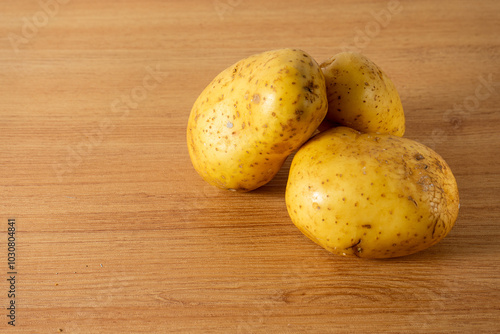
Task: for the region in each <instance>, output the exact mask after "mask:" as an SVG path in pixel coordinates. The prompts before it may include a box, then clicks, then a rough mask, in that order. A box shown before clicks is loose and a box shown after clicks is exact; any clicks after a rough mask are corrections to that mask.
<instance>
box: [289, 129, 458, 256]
mask: <svg viewBox="0 0 500 334" xmlns="http://www.w3.org/2000/svg"><path fill="white" fill-rule="evenodd" d="M286 205H287V209H288V213H289V215H290V217H291V219H292V221H293V223H294V224H295V225H296V226H297V227H298V228H299V229H300V230H301V231H302V232H303V233H304V234H305V235H306V236H308V237H309V238H310V239H311V240H313V241H314V242H316V243H317V244H319V245H321V246H322V247H324V248H325V249H327V250H328V251H330V252H332V253H335V254H339V255H346V256H357V257H364V258H390V257H398V256H404V255H409V254H412V253H416V252H418V251H421V250H423V249H426V248H428V247H430V246H432V245H434V244H436V243H437V242H439V241H440V240H441V239H443V238H444V237H445V236H446V235H447V234H448V232H449V231H450V230H451V229H452V227H453V225H454V223H455V221H456V219H457V215H458V209H459V197H458V189H457V183H456V181H455V178H454V176H453V174H452V172H451V170H450V168H449V166H448V165H447V164H446V162H445V161H444V160H443V158H442V157H440V156H439V155H438V154H437V153H436V152H434V151H433V150H431V149H430V148H428V147H427V146H425V145H423V144H420V143H418V142H416V141H413V140H411V139H406V138H401V137H397V136H392V135H386V134H362V133H361V132H358V131H356V130H353V129H350V128H347V127H338V128H334V129H330V130H327V131H325V132H323V133H320V134H319V135H317V136H315V137H313V138H312V139H311V140H310V141H309V142H307V143H306V144H305V145H304V146H302V147H301V148H300V150H299V151H298V152H297V153H296V154H295V156H294V159H293V161H292V164H291V167H290V175H289V178H288V184H287V188H286Z"/></svg>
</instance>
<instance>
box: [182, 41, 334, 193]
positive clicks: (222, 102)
mask: <svg viewBox="0 0 500 334" xmlns="http://www.w3.org/2000/svg"><path fill="white" fill-rule="evenodd" d="M327 108H328V107H327V99H326V88H325V82H324V77H323V74H322V72H321V70H320V68H319V65H318V64H317V63H316V62H315V61H314V59H312V57H311V56H309V55H308V54H307V53H305V52H304V51H301V50H297V49H281V50H274V51H268V52H264V53H261V54H257V55H253V56H250V57H248V58H246V59H243V60H241V61H239V62H237V63H236V64H234V65H233V66H230V67H229V68H227V69H226V70H224V71H223V72H222V73H220V74H219V75H218V76H217V77H216V78H215V79H214V80H213V81H212V82H211V83H210V84H209V85H208V86H207V87H206V88H205V90H204V91H203V92H202V93H201V94H200V96H199V97H198V99H197V100H196V102H195V103H194V105H193V108H192V110H191V114H190V117H189V120H188V127H187V144H188V149H189V154H190V157H191V161H192V163H193V166H194V168H195V169H196V171H197V172H198V173H199V174H200V175H201V176H202V177H203V179H205V180H206V181H207V182H209V183H210V184H212V185H215V186H217V187H220V188H223V189H230V190H239V191H249V190H252V189H255V188H258V187H260V186H262V185H264V184H266V183H267V182H269V181H270V180H271V179H272V178H273V177H274V175H275V174H276V173H277V172H278V171H279V169H280V168H281V166H282V164H283V162H284V161H285V159H286V157H287V156H288V155H289V154H290V153H292V152H293V151H295V150H296V149H297V148H299V147H300V146H301V145H302V144H303V143H304V142H305V141H306V140H307V139H309V138H310V136H311V135H312V134H313V132H314V131H315V130H316V128H317V127H318V125H319V124H320V123H321V121H322V120H323V119H324V117H325V115H326V112H327Z"/></svg>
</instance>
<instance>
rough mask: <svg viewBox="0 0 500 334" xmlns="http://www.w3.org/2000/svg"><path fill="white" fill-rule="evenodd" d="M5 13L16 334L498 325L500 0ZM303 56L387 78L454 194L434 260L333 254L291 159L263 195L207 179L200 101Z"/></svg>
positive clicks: (2, 202)
mask: <svg viewBox="0 0 500 334" xmlns="http://www.w3.org/2000/svg"><path fill="white" fill-rule="evenodd" d="M41 3H44V4H46V5H45V6H43V5H41ZM391 6H393V7H391ZM394 6H396V7H394ZM391 8H399V9H398V10H395V11H394V13H390V9H391ZM0 13H2V14H1V17H2V19H1V20H0V64H1V69H0V82H2V85H1V86H0V139H1V140H0V145H1V149H0V173H1V174H0V175H1V181H0V193H1V198H0V231H1V239H2V240H3V241H1V245H2V246H1V247H0V251H1V253H0V257H1V258H2V259H3V260H2V262H3V264H2V265H1V266H0V267H1V268H3V269H2V272H0V280H1V281H2V282H4V283H2V284H0V307H1V309H2V310H3V311H0V330H1V331H2V332H5V333H58V332H63V333H120V332H127V333H168V332H172V333H174V332H175V333H273V332H275V333H346V332H360V333H404V332H408V333H410V332H411V333H493V332H498V330H499V329H500V320H499V319H500V288H499V283H500V280H499V273H500V260H499V256H498V254H499V251H500V242H499V240H500V227H499V226H500V221H499V216H500V206H499V200H498V189H499V188H500V181H499V180H500V173H499V169H498V166H499V163H500V149H499V145H498V144H499V142H500V114H499V111H498V105H499V103H500V86H499V82H500V73H499V69H500V61H499V59H500V58H499V51H500V35H499V34H498V31H499V29H500V15H499V13H500V3H499V2H498V1H493V0H481V1H474V2H472V1H465V0H458V1H439V2H437V1H430V0H428V1H426V0H416V1H399V2H397V1H396V2H394V1H392V2H391V1H361V0H356V1H347V0H344V1H310V2H305V1H295V0H294V1H261V0H259V1H249V0H238V1H236V0H231V1H230V0H216V1H194V0H185V1H160V0H158V1H156V0H146V1H136V0H129V1H125V0H122V1H96V0H89V1H76V0H74V1H63V0H59V2H56V0H45V1H42V2H37V1H12V0H9V1H2V2H1V3H0ZM388 13H389V14H388ZM291 46H293V47H299V48H302V49H304V50H306V51H308V52H309V53H310V54H311V55H312V56H313V57H315V58H316V59H317V60H318V61H319V62H320V61H322V60H324V59H326V58H328V57H330V56H332V55H333V54H335V53H337V52H339V51H341V50H343V49H356V50H358V51H362V52H363V53H364V54H365V55H367V56H368V57H369V58H371V59H372V60H373V61H375V62H376V63H377V64H379V65H380V66H381V67H382V68H383V69H384V70H385V71H386V72H387V73H388V74H389V76H390V77H391V78H392V79H393V80H394V82H395V83H396V86H397V87H398V88H399V91H400V95H401V98H402V100H403V105H404V107H405V111H406V115H407V133H406V136H407V137H409V138H413V139H416V140H419V141H421V142H423V143H425V144H427V145H429V146H431V147H432V148H434V149H435V150H436V151H438V152H439V153H440V154H441V155H442V156H443V157H444V158H445V159H446V161H447V162H448V164H449V165H450V167H451V168H452V170H453V171H454V174H455V176H456V178H457V181H458V185H459V190H460V195H461V210H460V214H459V219H458V221H457V223H456V226H455V228H454V229H453V230H452V232H451V233H450V235H449V236H448V237H446V238H445V239H444V240H443V241H442V242H441V243H440V244H438V245H436V246H434V247H432V248H431V249H429V250H427V251H424V252H421V253H419V254H415V255H412V256H408V257H404V258H400V259H393V260H387V261H366V260H360V259H349V258H341V257H337V256H333V255H330V254H328V253H327V252H326V251H324V250H323V249H321V248H319V247H318V246H316V245H314V244H313V243H311V242H310V241H309V240H308V239H306V238H305V237H304V236H303V235H302V234H301V233H300V232H299V231H298V230H297V229H296V228H295V227H294V226H293V224H292V223H291V221H290V219H289V217H288V215H287V213H286V207H285V203H284V190H285V183H286V179H287V169H288V167H289V163H290V160H288V161H287V163H286V164H285V166H284V167H283V169H282V170H281V171H280V173H279V174H278V175H277V177H276V178H275V179H274V180H273V181H272V182H271V183H270V184H268V185H266V186H264V187H262V188H260V189H258V190H256V191H254V192H251V193H248V194H235V193H230V192H224V191H220V190H218V189H215V188H213V187H211V186H209V185H208V184H206V183H204V182H203V181H202V180H201V179H200V177H199V176H198V175H197V174H196V172H195V171H194V169H193V168H192V166H191V163H190V160H189V156H188V154H187V147H186V143H185V129H186V124H187V118H188V115H189V111H190V109H191V106H192V104H193V102H194V100H195V99H196V97H197V96H198V94H199V93H200V92H201V90H202V89H203V88H204V87H205V85H207V84H208V83H209V82H210V81H211V79H212V78H213V77H214V76H215V75H216V74H217V73H218V72H220V71H221V70H222V69H224V68H226V67H227V66H229V65H231V64H232V63H234V62H235V61H237V60H239V59H240V58H243V57H246V56H248V55H250V54H253V53H256V52H260V51H265V50H269V49H275V48H280V47H291ZM485 82H486V83H485ZM478 87H479V88H478ZM478 92H479V93H478ZM478 94H479V95H478ZM9 218H15V219H16V227H17V233H16V270H17V277H16V278H17V280H16V298H15V301H16V306H17V308H16V326H15V327H12V326H9V325H8V324H7V321H8V318H7V317H6V315H7V312H8V311H7V310H6V307H8V305H9V304H8V303H9V298H8V297H7V291H8V289H9V286H8V282H7V281H6V279H7V278H8V276H7V271H8V268H7V237H8V235H7V231H8V226H7V220H8V219H9Z"/></svg>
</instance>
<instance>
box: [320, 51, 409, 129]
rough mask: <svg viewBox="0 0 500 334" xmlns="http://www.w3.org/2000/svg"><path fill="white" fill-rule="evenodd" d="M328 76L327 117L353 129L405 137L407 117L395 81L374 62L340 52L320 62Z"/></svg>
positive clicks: (356, 55)
mask: <svg viewBox="0 0 500 334" xmlns="http://www.w3.org/2000/svg"><path fill="white" fill-rule="evenodd" d="M320 67H321V69H322V70H323V74H324V75H325V82H326V89H327V96H328V114H327V116H326V118H327V119H328V120H331V121H334V122H336V123H339V124H342V125H345V126H348V127H351V128H353V129H356V130H359V131H362V132H370V133H387V134H392V135H396V136H400V137H402V136H403V134H404V132H405V116H404V112H403V105H402V104H401V99H400V98H399V94H398V92H397V90H396V87H395V86H394V83H393V82H392V81H391V79H389V78H388V77H387V75H386V74H385V73H384V72H383V71H382V70H381V69H380V68H379V67H378V66H377V65H376V64H375V63H373V62H372V61H370V60H369V59H368V58H366V57H365V56H363V55H361V54H359V53H354V52H343V53H339V54H337V55H335V56H333V57H332V58H330V59H329V60H328V61H326V62H324V63H322V64H321V65H320Z"/></svg>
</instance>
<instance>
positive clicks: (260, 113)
mask: <svg viewBox="0 0 500 334" xmlns="http://www.w3.org/2000/svg"><path fill="white" fill-rule="evenodd" d="M324 124H335V125H334V126H333V127H331V126H330V127H329V128H328V127H326V128H327V129H326V130H324V131H319V130H318V127H319V128H325V127H324V126H321V127H320V125H324ZM404 132H405V116H404V112H403V107H402V104H401V100H400V97H399V94H398V92H397V90H396V88H395V86H394V84H393V82H392V81H391V80H390V79H389V78H388V77H387V75H386V74H385V73H384V72H383V71H382V70H381V69H380V68H379V67H378V66H377V65H376V64H374V63H373V62H372V61H370V60H369V59H367V58H366V57H364V56H363V55H361V54H357V53H352V52H343V53H340V54H338V55H335V56H334V57H332V58H331V59H329V60H327V61H325V62H324V63H322V64H321V65H318V63H317V62H316V61H315V60H314V59H313V58H312V57H311V56H310V55H309V54H307V53H306V52H304V51H302V50H298V49H281V50H273V51H268V52H263V53H260V54H256V55H252V56H250V57H248V58H245V59H243V60H241V61H239V62H237V63H236V64H234V65H232V66H230V67H229V68H227V69H226V70H224V71H223V72H221V73H220V74H219V75H218V76H217V77H216V78H215V79H214V80H213V81H212V82H211V83H210V84H209V85H208V86H207V87H206V88H205V90H204V91H203V92H202V93H201V95H200V96H199V97H198V99H197V100H196V102H195V103H194V106H193V108H192V110H191V114H190V117H189V121H188V128H187V144H188V149H189V154H190V157H191V161H192V163H193V166H194V168H195V169H196V171H197V172H198V173H199V174H200V175H201V176H202V177H203V179H204V180H206V181H207V182H209V183H210V184H212V185H214V186H217V187H219V188H223V189H228V190H235V191H251V190H253V189H256V188H258V187H260V186H263V185H264V184H266V183H268V182H269V181H270V180H271V179H272V178H273V177H274V176H275V175H276V173H277V172H278V171H279V170H280V168H281V166H282V165H283V163H284V161H285V160H286V158H287V157H288V156H289V155H290V154H292V153H293V152H295V156H294V158H293V160H292V163H291V166H290V171H289V177H288V183H287V187H286V195H285V199H286V205H287V209H288V213H289V215H290V217H291V220H292V221H293V223H294V224H295V225H296V226H297V227H298V229H299V230H300V231H302V232H303V233H304V234H305V235H306V236H307V237H309V238H310V239H311V240H312V241H314V242H316V243H317V244H319V245H321V246H322V247H324V248H325V249H327V250H328V251H330V252H332V253H335V254H340V255H347V256H357V257H366V258H389V257H397V256H404V255H408V254H412V253H415V252H418V251H420V250H423V249H426V248H428V247H430V246H432V245H434V244H436V243H437V242H439V241H440V240H441V239H443V238H444V237H445V236H446V235H447V234H448V232H449V231H450V230H451V229H452V227H453V225H454V223H455V221H456V219H457V215H458V209H459V198H458V189H457V184H456V181H455V178H454V176H453V174H452V172H451V170H450V168H449V166H448V165H447V164H446V162H445V161H444V160H443V158H442V157H441V156H439V155H438V154H437V153H436V152H434V151H433V150H431V149H430V148H428V147H426V146H425V145H423V144H420V143H418V142H416V141H414V140H411V139H408V138H403V134H404Z"/></svg>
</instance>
